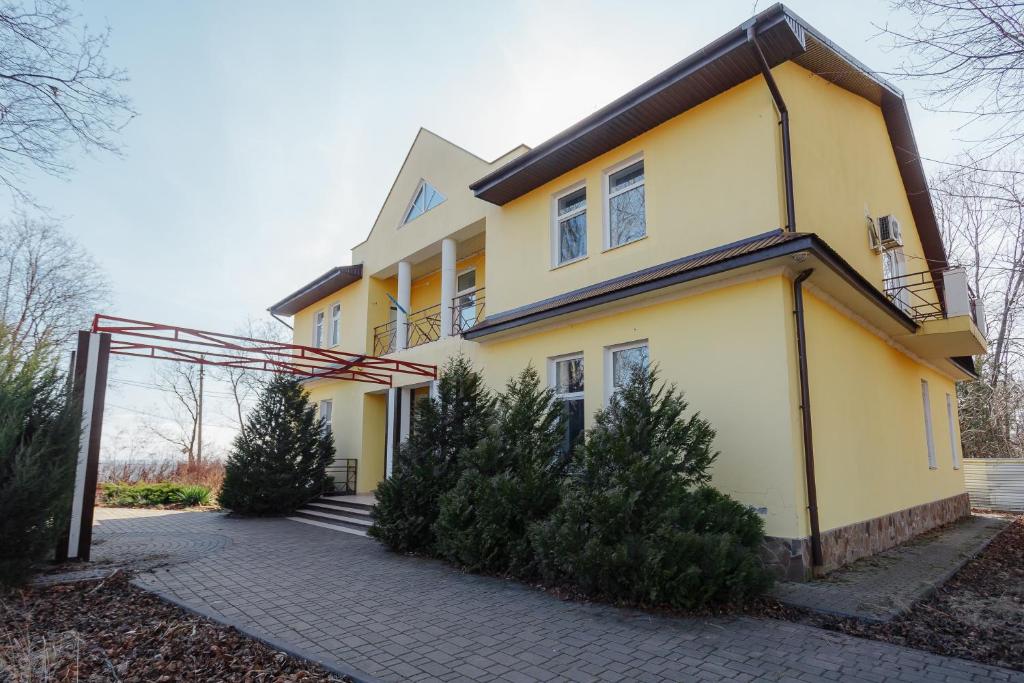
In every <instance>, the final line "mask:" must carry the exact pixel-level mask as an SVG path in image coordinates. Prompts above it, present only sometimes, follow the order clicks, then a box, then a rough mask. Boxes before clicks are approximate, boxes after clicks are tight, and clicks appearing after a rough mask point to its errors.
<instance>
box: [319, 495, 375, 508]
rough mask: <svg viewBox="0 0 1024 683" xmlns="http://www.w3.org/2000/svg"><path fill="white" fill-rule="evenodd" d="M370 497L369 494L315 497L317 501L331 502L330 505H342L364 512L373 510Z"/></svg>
mask: <svg viewBox="0 0 1024 683" xmlns="http://www.w3.org/2000/svg"><path fill="white" fill-rule="evenodd" d="M371 500H372V499H371V498H370V497H369V496H342V495H337V496H320V497H319V498H317V499H316V502H318V503H331V504H332V505H343V506H345V507H348V508H353V509H355V510H362V511H364V512H372V511H373V503H372V502H370V501H371Z"/></svg>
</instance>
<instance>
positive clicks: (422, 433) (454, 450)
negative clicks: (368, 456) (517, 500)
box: [369, 356, 494, 553]
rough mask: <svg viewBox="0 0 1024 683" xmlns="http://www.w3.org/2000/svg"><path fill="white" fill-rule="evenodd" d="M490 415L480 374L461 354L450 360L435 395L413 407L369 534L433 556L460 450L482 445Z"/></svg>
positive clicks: (457, 472) (459, 470) (381, 488)
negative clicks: (440, 515)
mask: <svg viewBox="0 0 1024 683" xmlns="http://www.w3.org/2000/svg"><path fill="white" fill-rule="evenodd" d="M493 412H494V399H493V398H492V397H491V395H490V392H488V390H487V388H486V386H485V385H484V381H483V377H482V376H481V375H480V373H478V372H477V371H476V370H474V369H473V367H472V365H471V364H470V362H469V361H468V360H467V359H466V358H464V357H463V356H456V357H454V358H452V359H451V360H449V361H448V363H447V365H445V367H444V368H443V370H442V372H441V376H440V378H439V380H438V388H437V396H436V397H432V398H424V399H420V401H418V402H417V404H416V405H415V406H414V408H413V416H412V426H411V427H412V428H411V435H410V437H409V438H408V440H406V441H405V442H404V443H402V444H401V445H400V446H399V448H398V452H397V454H396V458H395V462H394V465H393V466H392V474H391V477H389V478H388V479H385V480H384V481H382V482H381V483H380V484H379V485H378V486H377V503H376V505H375V506H374V522H373V526H372V527H370V531H369V533H370V535H371V536H373V537H374V538H376V539H378V540H380V541H381V542H383V543H384V544H385V545H387V546H388V547H389V548H391V549H392V550H396V551H399V552H420V553H433V552H434V550H435V536H434V524H435V522H436V521H437V517H438V513H439V510H440V500H441V496H442V495H444V494H445V493H446V492H447V491H449V490H450V489H451V488H452V487H454V486H455V483H456V481H458V478H459V476H460V475H461V473H462V469H463V468H462V464H461V455H462V452H463V451H464V450H465V449H467V448H473V447H475V446H476V445H477V444H478V443H479V442H480V440H481V439H482V438H483V436H484V434H485V433H486V431H487V426H488V425H489V424H490V422H491V420H492V416H493Z"/></svg>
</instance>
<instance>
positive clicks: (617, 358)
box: [604, 339, 651, 401]
mask: <svg viewBox="0 0 1024 683" xmlns="http://www.w3.org/2000/svg"><path fill="white" fill-rule="evenodd" d="M650 362H651V359H650V353H649V352H648V350H647V340H646V339H644V340H640V341H634V342H629V343H628V344H618V345H616V346H609V347H607V348H606V349H605V372H604V375H605V378H606V379H605V383H606V385H607V386H606V387H605V396H606V397H607V398H608V400H609V401H610V400H611V397H612V396H614V395H615V392H617V391H618V390H619V389H621V388H622V387H623V386H625V385H626V383H628V382H629V379H630V377H631V376H632V374H633V370H634V369H635V368H637V367H640V368H646V367H647V366H648V365H650Z"/></svg>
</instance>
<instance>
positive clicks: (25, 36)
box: [0, 0, 135, 199]
mask: <svg viewBox="0 0 1024 683" xmlns="http://www.w3.org/2000/svg"><path fill="white" fill-rule="evenodd" d="M77 19H78V17H76V15H75V14H74V13H73V12H72V11H71V8H70V7H69V5H68V4H67V3H66V2H64V1H63V0H28V1H27V2H13V1H10V0H4V1H2V2H0V183H2V184H3V185H5V186H7V188H9V189H10V190H11V191H12V192H13V193H14V195H15V196H16V197H19V198H22V199H30V197H29V195H28V193H27V192H26V191H25V190H24V187H23V185H24V181H25V173H26V171H27V170H28V169H30V168H33V167H34V168H38V169H41V170H43V171H45V172H47V173H50V174H54V175H63V174H65V173H67V172H68V171H69V170H70V168H71V164H70V162H69V161H68V160H67V158H66V155H65V154H64V153H65V151H66V150H67V149H68V148H69V147H71V146H73V145H76V144H77V145H79V146H81V147H82V148H83V149H85V150H86V151H93V150H103V151H106V152H113V153H118V152H119V147H118V144H117V142H116V139H115V138H116V133H117V132H119V131H120V130H121V129H122V128H123V127H124V126H125V125H126V124H127V123H128V121H130V120H131V118H132V117H133V116H134V115H135V112H134V111H133V110H132V106H131V102H130V100H129V99H128V98H127V97H126V96H125V95H124V94H123V93H122V92H121V91H120V88H121V87H122V86H123V84H124V82H125V81H126V80H127V79H126V76H125V73H124V72H123V71H121V70H119V69H116V68H113V67H111V66H109V65H108V64H107V62H106V59H105V58H104V52H105V50H106V48H107V43H108V39H109V36H110V29H109V28H107V29H106V30H104V31H101V32H98V33H92V32H90V31H89V29H88V27H85V26H81V27H80V26H78V25H77V23H78V22H77Z"/></svg>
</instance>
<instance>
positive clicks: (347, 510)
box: [306, 498, 373, 518]
mask: <svg viewBox="0 0 1024 683" xmlns="http://www.w3.org/2000/svg"><path fill="white" fill-rule="evenodd" d="M306 507H315V508H317V509H321V510H327V511H334V512H337V513H341V514H349V515H359V516H360V517H366V518H370V517H372V516H373V511H372V510H368V509H366V508H365V507H362V506H355V505H352V504H351V503H341V502H338V501H334V500H327V499H324V498H317V499H316V500H314V501H313V502H311V503H307V504H306Z"/></svg>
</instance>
